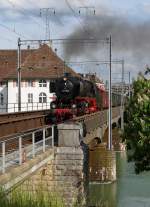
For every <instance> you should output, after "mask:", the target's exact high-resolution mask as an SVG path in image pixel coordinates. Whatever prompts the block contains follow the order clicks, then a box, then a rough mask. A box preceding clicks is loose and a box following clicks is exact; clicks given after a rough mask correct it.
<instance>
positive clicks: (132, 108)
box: [124, 69, 150, 173]
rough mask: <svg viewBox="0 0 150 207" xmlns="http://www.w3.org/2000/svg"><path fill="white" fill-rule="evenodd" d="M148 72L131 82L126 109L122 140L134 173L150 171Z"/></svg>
mask: <svg viewBox="0 0 150 207" xmlns="http://www.w3.org/2000/svg"><path fill="white" fill-rule="evenodd" d="M149 75H150V70H149V69H147V70H146V72H145V74H139V76H138V78H137V80H136V81H134V82H133V94H132V97H131V99H130V101H129V103H128V105H127V107H126V120H125V121H126V123H125V128H124V129H125V130H124V139H125V140H126V142H127V148H128V150H130V155H128V159H129V161H130V160H131V161H134V162H135V171H136V173H140V172H142V171H145V170H150V79H149Z"/></svg>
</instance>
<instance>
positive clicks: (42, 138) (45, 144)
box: [0, 126, 54, 173]
mask: <svg viewBox="0 0 150 207" xmlns="http://www.w3.org/2000/svg"><path fill="white" fill-rule="evenodd" d="M53 147H54V126H47V127H44V128H41V129H38V130H35V131H32V132H28V133H25V134H22V135H19V136H16V137H13V138H10V139H7V140H5V141H2V142H0V172H1V173H5V172H6V169H8V168H10V167H13V166H17V165H22V164H23V163H24V162H26V161H28V160H30V159H32V158H34V157H36V156H37V155H38V154H40V153H42V152H45V151H46V150H47V149H49V148H53Z"/></svg>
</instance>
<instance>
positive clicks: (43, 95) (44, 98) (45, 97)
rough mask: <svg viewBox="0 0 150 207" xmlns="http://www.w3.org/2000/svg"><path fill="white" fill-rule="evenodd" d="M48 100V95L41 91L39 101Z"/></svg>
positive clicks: (44, 101)
mask: <svg viewBox="0 0 150 207" xmlns="http://www.w3.org/2000/svg"><path fill="white" fill-rule="evenodd" d="M46 102H47V96H46V94H45V93H40V95H39V103H46Z"/></svg>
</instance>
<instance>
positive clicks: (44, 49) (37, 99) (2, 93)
mask: <svg viewBox="0 0 150 207" xmlns="http://www.w3.org/2000/svg"><path fill="white" fill-rule="evenodd" d="M21 60H22V63H21V65H22V66H21V111H29V110H40V109H49V108H50V102H51V101H52V100H53V98H54V97H55V94H54V90H53V86H54V81H55V79H56V78H57V77H60V76H62V75H63V74H64V72H69V73H71V74H73V75H76V73H75V72H74V71H73V70H72V69H71V68H69V67H67V66H65V68H64V62H63V61H62V60H61V59H60V58H59V57H58V56H57V55H56V54H55V53H54V52H53V51H52V49H51V48H49V47H48V46H47V45H45V44H44V45H41V46H40V47H39V48H38V49H34V50H30V49H27V50H22V51H21ZM0 74H1V75H0V112H1V113H2V112H17V111H18V81H17V51H16V50H0Z"/></svg>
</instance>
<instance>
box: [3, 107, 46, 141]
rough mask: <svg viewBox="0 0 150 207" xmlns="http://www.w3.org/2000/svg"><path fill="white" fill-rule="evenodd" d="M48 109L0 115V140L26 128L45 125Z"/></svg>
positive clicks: (26, 129)
mask: <svg viewBox="0 0 150 207" xmlns="http://www.w3.org/2000/svg"><path fill="white" fill-rule="evenodd" d="M48 112H49V110H44V111H43V110H41V111H32V112H17V113H7V114H1V115H0V140H1V138H2V137H5V136H7V137H8V136H11V135H13V134H16V133H22V132H25V131H28V130H32V129H36V128H40V127H42V126H43V125H45V116H46V115H47V114H48Z"/></svg>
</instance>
